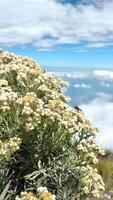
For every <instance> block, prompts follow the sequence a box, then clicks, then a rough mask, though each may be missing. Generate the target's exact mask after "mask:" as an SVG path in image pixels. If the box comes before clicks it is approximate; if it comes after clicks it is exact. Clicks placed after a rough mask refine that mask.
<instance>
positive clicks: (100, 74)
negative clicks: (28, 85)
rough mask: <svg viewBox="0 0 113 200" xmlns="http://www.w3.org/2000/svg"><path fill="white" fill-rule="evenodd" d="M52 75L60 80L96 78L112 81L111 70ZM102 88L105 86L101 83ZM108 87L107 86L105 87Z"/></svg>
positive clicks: (53, 73) (55, 73)
mask: <svg viewBox="0 0 113 200" xmlns="http://www.w3.org/2000/svg"><path fill="white" fill-rule="evenodd" d="M50 73H51V74H52V75H54V76H57V77H61V78H64V77H65V78H73V79H83V78H98V79H102V80H111V81H112V80H113V70H94V71H74V72H50ZM102 86H105V84H103V83H102ZM106 87H109V85H106Z"/></svg>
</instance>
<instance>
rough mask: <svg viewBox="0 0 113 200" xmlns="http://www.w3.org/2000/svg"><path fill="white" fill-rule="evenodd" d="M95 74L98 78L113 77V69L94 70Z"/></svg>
mask: <svg viewBox="0 0 113 200" xmlns="http://www.w3.org/2000/svg"><path fill="white" fill-rule="evenodd" d="M93 75H94V76H95V77H97V78H102V79H106V80H108V79H113V71H107V70H94V72H93Z"/></svg>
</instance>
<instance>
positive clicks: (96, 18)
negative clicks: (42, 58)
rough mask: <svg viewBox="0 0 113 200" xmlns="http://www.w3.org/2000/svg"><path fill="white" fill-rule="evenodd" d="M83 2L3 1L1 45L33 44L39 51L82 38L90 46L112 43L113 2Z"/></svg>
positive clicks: (0, 8) (47, 0) (1, 3)
mask: <svg viewBox="0 0 113 200" xmlns="http://www.w3.org/2000/svg"><path fill="white" fill-rule="evenodd" d="M84 2H86V3H85V4H76V5H75V4H69V3H68V4H62V3H60V2H59V1H57V0H38V1H37V0H23V1H20V0H3V1H0V19H1V20H0V45H3V46H14V45H21V46H25V45H29V44H32V45H34V46H36V48H38V49H40V50H48V49H51V48H53V47H55V46H58V45H63V44H67V45H69V44H79V43H80V42H81V41H87V42H88V45H89V46H88V45H86V47H87V48H92V47H99V46H100V47H101V46H104V44H105V46H107V45H109V44H110V42H111V41H112V40H113V12H112V10H113V1H111V0H110V1H108V0H104V1H100V0H97V1H96V4H95V5H96V6H95V5H94V4H89V2H88V1H86V0H85V1H84ZM92 2H93V1H92ZM102 2H103V3H102ZM97 5H98V6H97ZM103 41H104V42H105V43H103ZM98 43H99V45H98Z"/></svg>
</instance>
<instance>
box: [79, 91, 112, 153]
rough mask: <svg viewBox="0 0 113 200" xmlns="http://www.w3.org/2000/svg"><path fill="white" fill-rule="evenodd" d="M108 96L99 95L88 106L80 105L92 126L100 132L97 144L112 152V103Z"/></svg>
mask: <svg viewBox="0 0 113 200" xmlns="http://www.w3.org/2000/svg"><path fill="white" fill-rule="evenodd" d="M111 98H112V97H110V95H107V94H104V93H102V94H99V97H98V98H95V99H94V100H93V101H91V102H90V103H88V104H84V105H80V108H81V109H82V110H83V111H84V113H85V114H86V115H87V116H88V117H89V118H90V119H91V120H92V122H93V124H95V125H96V126H98V127H99V128H100V130H101V132H100V134H99V135H98V137H97V142H98V143H99V144H100V145H101V146H102V147H103V148H105V149H112V150H113V102H112V101H111Z"/></svg>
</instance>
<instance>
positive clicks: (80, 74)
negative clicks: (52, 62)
mask: <svg viewBox="0 0 113 200" xmlns="http://www.w3.org/2000/svg"><path fill="white" fill-rule="evenodd" d="M50 74H52V75H54V76H56V77H61V78H64V77H66V78H74V79H76V78H79V79H83V78H87V77H90V75H91V72H86V71H85V72H82V71H78V72H50Z"/></svg>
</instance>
